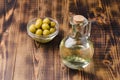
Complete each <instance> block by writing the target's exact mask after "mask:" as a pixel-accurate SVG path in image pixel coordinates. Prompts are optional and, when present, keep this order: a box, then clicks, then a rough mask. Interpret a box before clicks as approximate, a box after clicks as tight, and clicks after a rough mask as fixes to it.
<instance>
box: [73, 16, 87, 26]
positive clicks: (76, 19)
mask: <svg viewBox="0 0 120 80" xmlns="http://www.w3.org/2000/svg"><path fill="white" fill-rule="evenodd" d="M84 20H85V17H84V16H82V15H75V16H73V23H74V24H78V23H81V22H83V21H84Z"/></svg>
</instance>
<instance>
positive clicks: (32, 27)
mask: <svg viewBox="0 0 120 80" xmlns="http://www.w3.org/2000/svg"><path fill="white" fill-rule="evenodd" d="M29 30H30V32H32V33H35V31H36V28H35V25H34V24H32V25H30V27H29Z"/></svg>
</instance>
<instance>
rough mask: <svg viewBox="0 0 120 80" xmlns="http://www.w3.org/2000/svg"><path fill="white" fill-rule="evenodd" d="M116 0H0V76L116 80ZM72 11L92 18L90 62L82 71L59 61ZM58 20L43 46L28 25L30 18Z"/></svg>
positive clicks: (119, 53)
mask: <svg viewBox="0 0 120 80" xmlns="http://www.w3.org/2000/svg"><path fill="white" fill-rule="evenodd" d="M119 4H120V1H119V0H52V1H51V0H0V80H119V79H120V69H119V67H120V61H119V60H120V58H119V57H120V47H119V45H120V14H119V13H120V5H119ZM71 14H81V15H84V16H85V17H87V18H88V19H90V20H92V21H93V24H92V31H91V40H92V41H93V42H94V47H95V53H94V56H93V61H92V62H91V64H90V65H89V66H88V67H87V68H85V69H84V70H81V71H78V70H72V69H69V68H67V67H66V66H65V65H63V63H62V62H61V59H60V56H59V44H60V41H61V40H62V38H63V37H64V36H66V35H68V34H69V32H70V30H71V26H70V25H69V17H70V15H71ZM40 16H48V17H52V18H54V19H56V20H58V22H59V25H60V26H59V27H60V32H59V34H58V36H57V37H56V38H55V39H54V40H52V41H51V42H49V43H47V44H40V43H38V42H36V41H34V40H33V39H31V38H30V37H29V36H28V35H27V32H26V26H27V23H28V21H29V20H30V19H32V18H34V17H40Z"/></svg>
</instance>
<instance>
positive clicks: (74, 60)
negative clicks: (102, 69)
mask: <svg viewBox="0 0 120 80" xmlns="http://www.w3.org/2000/svg"><path fill="white" fill-rule="evenodd" d="M70 24H71V25H72V33H71V34H70V35H68V36H66V37H65V38H64V39H63V40H62V41H61V43H60V57H61V58H62V62H63V63H64V64H65V65H66V66H67V67H69V68H72V69H83V68H85V67H86V66H87V65H88V64H89V63H90V61H91V60H92V57H93V53H94V47H93V44H92V42H91V41H90V39H89V37H90V31H91V22H90V21H88V20H87V19H86V18H85V17H84V16H82V15H74V16H72V17H71V19H70Z"/></svg>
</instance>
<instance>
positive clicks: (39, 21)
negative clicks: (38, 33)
mask: <svg viewBox="0 0 120 80" xmlns="http://www.w3.org/2000/svg"><path fill="white" fill-rule="evenodd" d="M35 25H36V28H37V29H38V28H40V27H41V25H42V19H40V18H39V19H37V20H36V23H35Z"/></svg>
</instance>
